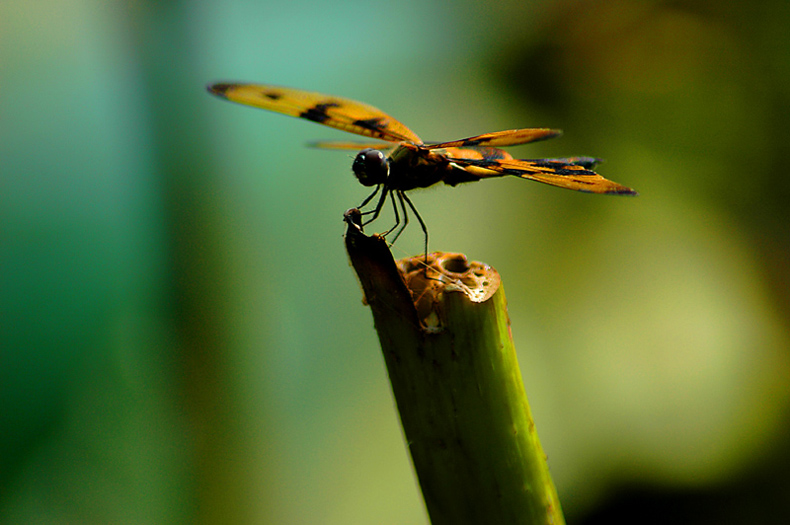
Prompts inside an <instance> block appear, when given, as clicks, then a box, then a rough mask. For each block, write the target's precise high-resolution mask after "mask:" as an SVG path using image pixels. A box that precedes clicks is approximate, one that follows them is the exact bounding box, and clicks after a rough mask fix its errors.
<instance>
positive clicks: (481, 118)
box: [0, 0, 790, 524]
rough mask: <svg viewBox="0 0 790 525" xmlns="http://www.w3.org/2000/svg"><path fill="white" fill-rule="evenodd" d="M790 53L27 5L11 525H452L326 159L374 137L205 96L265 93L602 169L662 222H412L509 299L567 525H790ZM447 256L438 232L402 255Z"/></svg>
mask: <svg viewBox="0 0 790 525" xmlns="http://www.w3.org/2000/svg"><path fill="white" fill-rule="evenodd" d="M788 26H790V4H788V3H787V2H785V1H783V0H775V1H770V0H766V1H762V2H725V3H722V2H714V1H702V0H700V1H690V0H685V1H677V2H668V1H667V2H660V1H653V2H641V1H640V2H636V1H627V0H600V1H590V2H580V1H565V0H561V1H553V2H551V1H529V2H524V1H518V2H516V1H505V0H503V1H498V2H472V1H465V0H461V1H456V2H452V3H451V2H440V1H424V0H420V1H416V0H404V1H401V2H397V3H393V2H378V1H373V2H362V1H350V2H336V1H331V2H330V1H318V0H314V1H300V0H292V1H289V2H252V1H242V0H230V1H227V0H226V1H222V2H219V1H202V2H146V1H141V2H123V1H97V0H72V1H56V0H41V1H37V2H25V1H21V0H7V1H5V2H3V3H2V4H0V522H3V523H130V524H133V523H326V524H332V523H343V524H348V523H399V524H402V523H426V522H427V517H426V515H425V511H424V507H423V504H422V500H421V496H420V494H419V489H418V487H417V484H416V481H415V479H414V476H413V473H412V470H411V466H410V463H409V461H410V460H409V458H408V455H407V451H406V447H405V445H404V443H403V440H402V434H401V431H400V428H399V422H398V419H397V413H396V412H395V410H394V407H393V401H392V398H391V393H390V391H389V385H388V382H387V377H386V370H385V369H384V367H383V361H382V359H381V356H380V354H379V347H378V342H377V340H376V337H375V333H374V331H373V326H372V319H371V316H370V312H369V311H368V309H367V308H366V307H365V306H364V305H363V304H362V301H361V292H360V289H359V286H358V283H357V282H356V278H355V277H354V275H353V273H352V270H351V268H350V267H349V265H348V261H347V258H346V255H345V251H344V247H343V244H342V232H343V223H342V214H343V212H344V211H345V210H346V209H347V208H350V207H352V206H354V205H356V204H358V203H359V202H360V201H361V200H362V198H363V197H364V196H365V195H366V189H365V188H362V187H361V186H359V184H358V183H357V182H356V181H355V179H354V177H353V176H352V175H351V172H350V162H351V158H350V156H349V154H346V153H344V152H329V151H320V150H313V149H308V148H305V147H304V146H303V145H304V143H306V142H308V141H310V140H316V139H327V140H342V139H347V138H351V136H350V135H347V134H344V133H342V132H339V131H335V130H331V129H329V128H323V127H320V126H315V125H313V124H311V123H308V122H304V121H299V120H297V119H292V118H286V117H283V116H281V115H276V114H273V113H268V112H263V111H259V110H254V109H250V108H244V107H241V106H237V105H231V104H228V103H225V102H222V101H220V100H218V99H216V98H214V97H212V96H210V95H209V94H207V93H206V92H205V88H204V86H205V84H206V83H208V82H211V81H218V80H243V81H251V82H260V83H273V84H281V85H286V86H292V87H298V88H302V89H307V90H314V91H321V92H325V93H330V94H336V95H340V96H344V97H348V98H353V99H357V100H360V101H364V102H367V103H370V104H373V105H375V106H377V107H380V108H381V109H383V110H384V111H386V112H387V113H389V114H391V115H393V116H395V117H396V118H398V119H399V120H402V121H403V122H404V123H405V124H406V125H407V126H409V127H410V128H412V129H413V130H414V131H415V132H417V133H418V134H419V135H420V136H421V137H422V138H424V139H425V140H451V139H457V138H462V137H467V136H471V135H475V134H479V133H483V132H487V131H495V130H500V129H509V128H517V127H556V128H561V129H563V130H564V131H565V135H564V137H562V138H560V139H555V140H552V141H549V142H543V143H539V144H535V145H530V146H524V147H520V148H518V149H514V150H513V152H514V153H515V154H516V155H517V156H520V157H548V156H569V155H593V156H598V157H603V158H605V159H607V162H606V163H605V164H603V165H602V166H601V167H600V170H599V171H600V172H601V173H602V174H603V175H604V176H606V177H607V178H611V179H612V180H615V181H617V182H620V183H623V184H625V185H627V186H631V187H634V188H636V189H637V190H639V191H640V193H641V195H640V196H639V197H638V198H636V199H628V198H614V197H606V196H591V195H584V194H579V193H575V192H570V191H564V190H560V189H557V188H551V187H548V186H544V185H540V184H533V183H529V182H525V181H522V180H518V179H513V180H505V179H501V180H491V181H484V182H481V183H479V184H477V183H475V184H468V185H465V186H459V187H456V188H449V187H441V188H436V189H431V190H426V191H418V192H414V193H413V195H412V199H413V201H414V203H415V204H416V205H417V207H418V208H419V210H420V212H421V214H422V216H423V218H424V219H425V220H426V222H427V223H428V225H429V227H430V232H431V248H432V249H435V250H444V251H453V252H463V253H465V254H466V255H467V256H468V257H469V258H471V259H474V260H480V261H484V262H486V263H488V264H491V265H492V266H494V267H495V268H496V269H497V270H498V271H499V272H500V274H501V275H502V277H503V281H504V285H505V289H506V293H507V297H508V301H509V312H510V317H511V321H512V331H513V336H514V339H515V343H516V347H517V348H518V349H519V356H520V363H521V367H522V374H523V376H524V382H525V387H526V391H527V395H528V396H529V398H530V402H531V405H532V409H533V413H534V416H535V420H536V424H537V428H538V431H539V434H540V436H541V440H542V443H543V447H544V449H545V451H546V453H547V455H548V458H549V465H550V467H551V469H552V472H553V475H554V479H555V483H556V485H557V487H558V491H559V496H560V500H561V501H562V503H563V508H564V510H565V513H566V516H567V518H568V520H569V522H571V523H597V522H598V521H607V520H610V519H612V518H613V517H617V516H623V515H627V516H629V518H630V519H632V520H634V521H639V522H643V523H648V522H650V521H649V520H650V519H655V520H656V522H664V523H670V522H671V523H686V522H694V523H708V522H710V523H724V522H728V520H729V522H744V521H748V522H752V523H758V522H759V523H786V522H787V521H788V520H789V519H790V518H788V516H789V515H790V506H788V504H787V494H788V491H790V477H789V476H788V472H789V470H790V469H788V467H789V466H790V461H789V460H790V454H788V452H789V451H790V446H789V445H790V442H789V441H788V406H789V405H788V402H789V401H790V395H789V394H790V355H788V350H789V349H790V338H789V335H790V334H789V331H788V327H789V326H790V322H789V321H790V280H789V279H788V277H787V274H788V272H787V269H788V266H789V265H790V211H789V210H790V206H788V204H789V203H790V199H789V198H790V175H789V174H788V173H787V168H786V166H785V164H786V160H787V158H788V155H787V153H788V150H787V148H788V147H787V144H788V143H789V142H790V141H789V140H788V139H790V137H789V136H788V126H787V122H788V118H787V117H788V109H789V108H790V36H789V35H790V33H789V32H788V31H787V27H788ZM389 220H390V218H389V217H387V218H384V219H382V222H381V223H377V224H376V226H377V227H378V226H380V227H381V229H384V228H386V227H388V225H389ZM421 250H422V234H421V232H420V229H419V228H418V227H417V226H416V224H414V225H412V226H410V228H409V230H408V231H407V232H406V234H404V236H403V237H402V238H401V239H400V240H399V241H398V243H397V244H396V245H395V247H394V248H393V253H394V254H395V256H396V257H404V256H408V255H412V254H416V253H420V252H421ZM662 518H663V519H662Z"/></svg>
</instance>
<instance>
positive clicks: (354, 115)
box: [207, 82, 422, 144]
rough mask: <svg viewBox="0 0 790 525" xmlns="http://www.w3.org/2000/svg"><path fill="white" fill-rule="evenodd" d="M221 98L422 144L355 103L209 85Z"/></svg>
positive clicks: (263, 88)
mask: <svg viewBox="0 0 790 525" xmlns="http://www.w3.org/2000/svg"><path fill="white" fill-rule="evenodd" d="M207 89H208V91H209V92H210V93H212V94H214V95H217V96H218V97H221V98H224V99H226V100H230V101H231V102H236V103H239V104H245V105H247V106H254V107H256V108H263V109H268V110H270V111H276V112H277V113H283V114H285V115H290V116H292V117H299V118H303V119H307V120H312V121H313V122H318V123H319V124H323V125H325V126H330V127H333V128H337V129H342V130H343V131H348V132H350V133H356V134H358V135H363V136H365V137H372V138H376V139H381V140H386V141H390V142H401V141H409V142H414V143H416V144H421V143H422V141H421V140H420V137H418V136H417V135H416V134H415V133H414V132H413V131H411V130H410V129H409V128H407V127H406V126H404V125H403V124H401V123H400V122H398V121H397V120H395V119H394V118H392V117H390V116H389V115H387V114H386V113H383V112H382V111H380V110H378V109H376V108H374V107H373V106H369V105H367V104H363V103H361V102H356V101H354V100H349V99H346V98H340V97H333V96H330V95H323V94H321V93H314V92H309V91H301V90H299V89H291V88H286V87H280V86H269V85H261V84H235V83H225V82H220V83H216V84H210V85H209V86H207Z"/></svg>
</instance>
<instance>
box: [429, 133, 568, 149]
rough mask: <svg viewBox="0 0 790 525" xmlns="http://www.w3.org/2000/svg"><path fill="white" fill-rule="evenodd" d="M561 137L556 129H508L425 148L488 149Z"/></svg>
mask: <svg viewBox="0 0 790 525" xmlns="http://www.w3.org/2000/svg"><path fill="white" fill-rule="evenodd" d="M560 135H562V131H560V130H558V129H547V128H524V129H509V130H506V131H494V132H492V133H484V134H483V135H477V136H476V137H469V138H467V139H461V140H453V141H450V142H442V143H439V144H433V143H431V144H430V145H429V146H427V148H428V149H436V148H466V147H488V146H496V147H503V146H517V145H518V144H526V143H528V142H537V141H539V140H547V139H553V138H554V137H559V136H560Z"/></svg>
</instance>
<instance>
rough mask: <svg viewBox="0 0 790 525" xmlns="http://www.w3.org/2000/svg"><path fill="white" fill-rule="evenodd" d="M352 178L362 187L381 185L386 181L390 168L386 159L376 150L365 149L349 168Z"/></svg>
mask: <svg viewBox="0 0 790 525" xmlns="http://www.w3.org/2000/svg"><path fill="white" fill-rule="evenodd" d="M351 169H352V170H353V171H354V176H356V178H357V180H359V182H360V183H361V184H362V185H363V186H375V185H377V184H383V183H384V182H385V181H386V180H387V176H388V175H389V171H390V167H389V163H388V162H387V157H386V156H385V155H384V154H383V153H382V152H380V151H379V150H377V149H373V148H365V149H363V150H362V151H360V152H359V153H357V157H356V158H355V159H354V164H353V165H352V166H351Z"/></svg>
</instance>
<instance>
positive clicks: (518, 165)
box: [448, 157, 637, 195]
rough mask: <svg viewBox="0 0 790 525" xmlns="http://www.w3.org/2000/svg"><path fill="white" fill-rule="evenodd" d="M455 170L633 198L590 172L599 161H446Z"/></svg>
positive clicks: (573, 158) (623, 189)
mask: <svg viewBox="0 0 790 525" xmlns="http://www.w3.org/2000/svg"><path fill="white" fill-rule="evenodd" d="M448 160H449V161H450V162H452V163H453V164H454V165H456V166H457V167H458V168H461V169H464V170H467V171H469V172H470V173H472V174H474V175H476V176H477V177H480V178H485V177H498V176H502V175H514V176H516V177H521V178H522V179H530V180H534V181H538V182H542V183H544V184H550V185H552V186H559V187H560V188H567V189H569V190H576V191H583V192H587V193H606V194H612V195H637V192H636V191H634V190H632V189H631V188H628V187H626V186H623V185H622V184H618V183H616V182H613V181H610V180H608V179H605V178H603V177H602V176H600V175H599V174H597V173H595V172H594V171H592V169H590V168H592V167H593V166H594V165H595V164H596V163H597V162H599V159H595V158H592V157H571V158H567V159H529V160H519V159H494V158H488V159H482V160H475V159H464V158H460V159H455V158H448Z"/></svg>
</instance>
